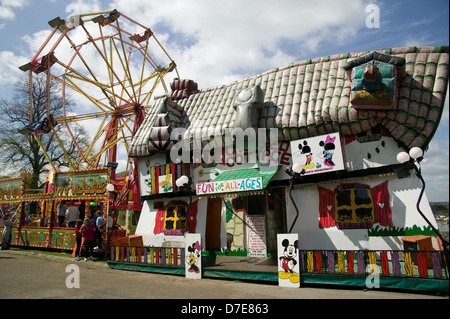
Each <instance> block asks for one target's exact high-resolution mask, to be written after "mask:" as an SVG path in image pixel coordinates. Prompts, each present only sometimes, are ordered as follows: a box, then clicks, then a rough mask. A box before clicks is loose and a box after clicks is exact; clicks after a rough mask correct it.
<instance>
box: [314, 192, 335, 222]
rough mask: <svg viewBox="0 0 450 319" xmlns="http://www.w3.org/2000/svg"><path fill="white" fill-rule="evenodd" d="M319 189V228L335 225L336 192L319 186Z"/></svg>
mask: <svg viewBox="0 0 450 319" xmlns="http://www.w3.org/2000/svg"><path fill="white" fill-rule="evenodd" d="M317 189H318V190H319V213H320V219H319V228H322V229H323V228H329V227H333V226H335V221H334V192H333V191H331V190H329V189H326V188H323V187H320V186H318V187H317Z"/></svg>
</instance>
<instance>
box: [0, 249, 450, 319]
mask: <svg viewBox="0 0 450 319" xmlns="http://www.w3.org/2000/svg"><path fill="white" fill-rule="evenodd" d="M0 298H1V299H3V300H0V305H2V304H3V303H4V302H8V301H9V302H10V304H11V302H13V304H15V306H14V308H15V310H20V309H21V306H20V305H22V304H23V302H22V301H23V300H27V302H26V303H25V304H28V305H34V304H36V306H37V307H38V305H41V303H40V302H39V303H36V302H37V301H38V300H43V299H47V301H46V302H45V303H44V304H43V305H45V304H48V302H49V301H48V299H59V301H54V302H51V301H50V303H51V304H53V305H55V306H56V305H58V304H59V305H61V302H62V305H65V303H68V302H69V300H74V299H75V300H79V301H83V302H81V303H78V302H77V304H78V305H81V306H83V305H85V303H86V302H88V303H90V302H93V306H94V307H95V305H96V304H97V302H98V301H99V300H109V303H108V304H110V306H108V307H107V308H108V309H110V310H111V309H117V310H120V309H121V307H120V305H125V304H124V303H123V300H128V301H130V300H131V299H135V300H141V303H137V304H136V307H144V308H147V306H151V305H154V306H157V308H161V307H162V308H164V309H167V311H168V313H169V312H170V313H173V314H180V315H183V316H184V315H185V312H189V313H191V314H196V315H203V316H209V315H211V314H212V312H211V311H212V309H213V308H207V306H209V307H215V311H214V314H213V315H211V316H209V317H212V316H214V317H216V316H218V315H224V316H227V317H230V316H231V315H240V316H244V317H247V316H249V315H251V314H253V315H255V314H256V311H258V314H259V315H261V316H262V315H264V314H269V313H272V314H274V313H279V312H280V311H281V312H285V311H288V310H289V309H290V307H291V306H293V305H295V306H301V305H302V304H304V303H305V302H306V301H308V303H307V305H308V307H309V306H311V305H316V306H317V305H318V304H320V305H323V304H324V302H327V303H329V302H332V304H335V305H347V304H352V305H355V306H356V305H357V304H358V303H359V301H361V300H362V301H363V302H365V303H363V304H367V302H369V305H370V304H373V303H374V301H377V305H378V304H379V301H384V302H388V303H393V302H394V304H398V302H405V301H409V304H414V305H417V301H418V300H419V301H420V302H421V303H422V304H424V302H427V300H428V301H437V302H439V301H445V302H447V301H448V300H449V299H448V296H443V295H439V294H429V293H428V294H427V293H411V292H408V291H406V292H405V291H390V290H389V291H387V290H380V289H348V288H345V289H343V288H340V287H335V286H333V287H312V286H309V287H301V288H299V289H295V288H284V287H279V286H277V285H275V284H267V283H254V282H242V281H235V280H217V279H209V278H203V279H201V280H194V279H186V278H185V277H184V276H175V275H162V274H153V273H146V272H134V271H124V270H116V269H110V268H108V266H107V264H106V262H104V261H100V260H97V261H83V260H82V261H75V260H74V259H73V258H71V257H70V256H69V255H68V254H67V253H65V254H63V253H61V254H60V255H58V254H52V255H49V254H47V253H43V252H40V251H34V250H8V251H0ZM33 300H34V302H31V301H33ZM111 300H113V301H112V302H111ZM121 300H122V302H121ZM144 300H146V301H145V302H142V301H144ZM30 302H31V303H30ZM133 304H134V303H128V302H127V303H126V305H127V306H126V309H129V307H130V305H133ZM265 305H266V306H267V307H266V306H265ZM70 307H72V305H71V304H70V303H69V304H67V307H66V306H65V308H69V309H70ZM111 307H112V308H111ZM44 308H45V307H44ZM322 308H323V307H322ZM331 309H332V308H323V310H331ZM24 310H26V309H24ZM242 311H244V312H242ZM249 311H250V312H249ZM289 311H290V310H289ZM391 311H392V309H391ZM114 312H115V310H114V311H113V313H114ZM69 313H70V311H69ZM177 317H178V316H177Z"/></svg>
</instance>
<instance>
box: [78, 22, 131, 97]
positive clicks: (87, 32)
mask: <svg viewBox="0 0 450 319" xmlns="http://www.w3.org/2000/svg"><path fill="white" fill-rule="evenodd" d="M81 27H82V28H83V29H84V31H85V32H86V34H87V35H88V39H89V41H90V42H91V43H92V44H93V45H94V47H95V48H96V49H97V51H98V53H99V54H100V56H101V57H102V58H103V60H104V61H105V63H106V65H107V67H108V68H109V69H110V70H111V72H112V74H113V75H114V77H115V78H116V79H117V80H118V81H119V84H120V85H121V86H122V88H124V84H123V83H122V81H120V78H119V76H118V75H117V74H116V72H115V71H114V69H113V68H112V67H111V65H110V63H109V62H108V58H107V57H105V56H104V55H103V53H102V51H101V50H100V48H99V47H98V45H97V43H95V41H94V38H93V37H92V36H91V34H90V33H89V31H88V30H87V29H86V27H85V26H84V24H82V25H81ZM124 90H125V88H124ZM125 92H126V93H127V95H128V97H129V98H130V100H132V101H133V97H132V96H131V95H130V94H129V93H128V91H126V90H125Z"/></svg>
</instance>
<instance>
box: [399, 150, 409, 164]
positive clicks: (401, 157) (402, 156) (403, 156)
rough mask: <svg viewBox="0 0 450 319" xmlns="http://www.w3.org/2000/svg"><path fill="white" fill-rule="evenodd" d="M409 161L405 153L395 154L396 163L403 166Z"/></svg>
mask: <svg viewBox="0 0 450 319" xmlns="http://www.w3.org/2000/svg"><path fill="white" fill-rule="evenodd" d="M407 161H409V155H408V153H406V152H400V153H398V154H397V162H399V163H401V164H403V163H406V162H407Z"/></svg>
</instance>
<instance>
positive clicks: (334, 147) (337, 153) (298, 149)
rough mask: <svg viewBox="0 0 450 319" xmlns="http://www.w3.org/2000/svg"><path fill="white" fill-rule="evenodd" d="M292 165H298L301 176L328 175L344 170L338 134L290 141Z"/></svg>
mask: <svg viewBox="0 0 450 319" xmlns="http://www.w3.org/2000/svg"><path fill="white" fill-rule="evenodd" d="M291 152H292V164H297V163H300V164H301V166H302V171H301V174H305V175H307V174H319V173H329V172H334V171H339V170H343V169H345V162H344V156H343V151H342V145H341V139H340V136H339V133H331V134H325V135H320V136H315V137H310V138H305V139H301V140H296V141H291Z"/></svg>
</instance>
